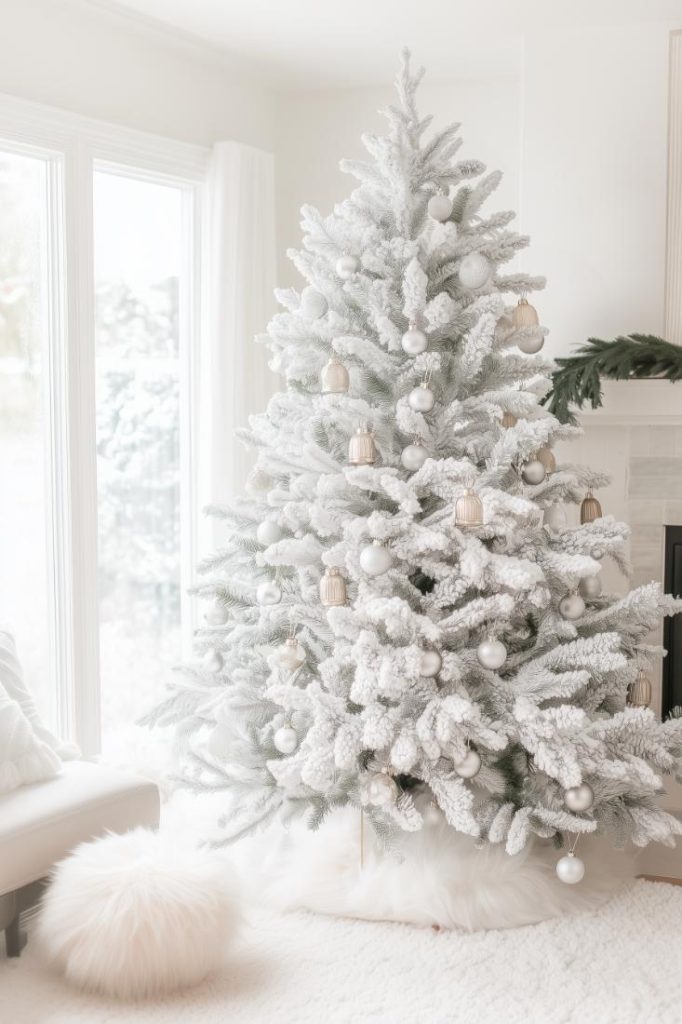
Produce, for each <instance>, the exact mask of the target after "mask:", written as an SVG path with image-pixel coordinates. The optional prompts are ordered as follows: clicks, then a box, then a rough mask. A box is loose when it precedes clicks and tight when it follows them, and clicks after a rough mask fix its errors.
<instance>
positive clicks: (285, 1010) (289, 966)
mask: <svg viewBox="0 0 682 1024" xmlns="http://www.w3.org/2000/svg"><path fill="white" fill-rule="evenodd" d="M681 940H682V887H679V886H671V885H662V884H655V883H652V882H644V881H639V882H637V883H635V885H634V886H632V887H629V888H627V889H626V890H624V891H622V892H621V893H620V894H619V895H617V896H616V897H615V898H614V899H613V900H612V901H611V902H610V903H609V904H607V905H606V906H605V907H603V908H602V909H601V910H600V911H598V912H597V913H594V914H581V915H578V916H576V917H571V918H564V919H560V920H555V921H549V922H545V923H543V924H539V925H533V926H529V927H525V928H519V929H514V930H509V931H499V932H481V933H476V934H474V935H465V934H456V933H452V932H433V931H432V930H430V929H418V928H414V927H411V926H407V925H396V924H375V923H366V922H361V921H346V920H338V919H333V918H326V917H318V916H313V915H307V914H289V915H283V916H274V915H272V914H269V913H264V912H262V911H259V912H258V913H255V914H254V915H253V916H252V918H251V920H250V921H249V922H248V923H247V926H246V927H245V930H244V933H243V938H242V940H241V942H240V943H239V945H238V947H237V948H236V950H235V951H234V952H233V956H232V963H231V965H228V966H226V967H225V969H224V970H223V971H222V972H221V973H220V974H218V975H217V976H216V977H214V978H212V979H209V980H207V981H206V982H205V983H204V984H203V985H201V986H200V987H199V988H197V989H194V990H193V991H190V992H186V993H184V994H183V995H179V996H176V997H175V998H172V999H167V1000H165V1001H163V1002H153V1003H145V1004H138V1005H133V1006H130V1005H122V1004H115V1003H111V1002H108V1001H103V1000H100V999H97V998H93V997H89V996H84V995H81V994H79V993H78V992H74V991H73V990H71V989H69V988H68V987H67V986H66V985H65V984H64V983H63V982H62V981H61V980H60V979H58V978H55V977H52V976H50V974H49V973H48V972H47V971H46V970H45V969H44V968H43V967H42V965H41V964H40V962H39V961H38V960H37V958H36V954H35V951H34V950H32V949H31V947H30V946H29V947H28V948H27V949H26V950H25V951H24V953H23V955H22V957H21V959H20V960H15V961H1V960H0V1021H2V1024H105V1022H106V1024H123V1022H125V1024H143V1022H144V1024H403V1022H404V1024H450V1022H453V1024H455V1022H456V1024H680V1022H682V941H681Z"/></svg>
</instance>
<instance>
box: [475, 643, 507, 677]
mask: <svg viewBox="0 0 682 1024" xmlns="http://www.w3.org/2000/svg"><path fill="white" fill-rule="evenodd" d="M476 657H477V658H478V660H479V661H480V663H481V665H482V666H483V668H489V669H492V670H493V671H497V669H498V668H502V666H503V665H504V663H505V661H506V660H507V648H506V647H505V646H504V644H503V643H502V641H501V640H495V639H493V638H492V637H488V639H487V640H482V641H481V643H480V644H479V645H478V648H477V650H476Z"/></svg>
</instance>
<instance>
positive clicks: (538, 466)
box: [521, 459, 547, 484]
mask: <svg viewBox="0 0 682 1024" xmlns="http://www.w3.org/2000/svg"><path fill="white" fill-rule="evenodd" d="M521 476H522V477H523V480H524V483H527V484H541V483H542V481H543V480H544V479H545V477H546V476H547V470H546V469H545V467H544V465H543V464H542V462H540V460H539V459H531V460H530V461H529V462H526V463H525V464H524V466H523V469H522V470H521Z"/></svg>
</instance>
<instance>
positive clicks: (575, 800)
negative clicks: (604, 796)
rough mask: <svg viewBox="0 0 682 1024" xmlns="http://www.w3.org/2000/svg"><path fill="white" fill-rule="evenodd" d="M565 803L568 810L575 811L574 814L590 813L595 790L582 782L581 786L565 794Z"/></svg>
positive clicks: (572, 788) (568, 790)
mask: <svg viewBox="0 0 682 1024" xmlns="http://www.w3.org/2000/svg"><path fill="white" fill-rule="evenodd" d="M564 803H565V804H566V807H567V808H568V810H569V811H573V813H574V814H583V813H584V812H585V811H589V809H590V807H591V806H592V804H593V803H594V790H593V789H592V786H589V785H588V784H587V783H586V782H582V783H581V784H580V785H579V786H572V787H571V789H567V790H566V792H565V793H564Z"/></svg>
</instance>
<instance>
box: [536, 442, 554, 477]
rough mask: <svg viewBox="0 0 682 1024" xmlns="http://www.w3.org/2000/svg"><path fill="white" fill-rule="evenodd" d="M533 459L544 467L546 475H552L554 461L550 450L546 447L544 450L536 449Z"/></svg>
mask: <svg viewBox="0 0 682 1024" xmlns="http://www.w3.org/2000/svg"><path fill="white" fill-rule="evenodd" d="M535 458H536V459H537V460H538V462H541V463H542V465H543V466H544V467H545V472H546V473H553V472H554V470H555V469H556V459H555V458H554V452H553V451H552V449H551V448H548V447H547V446H545V447H544V448H538V450H537V451H536V453H535Z"/></svg>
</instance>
